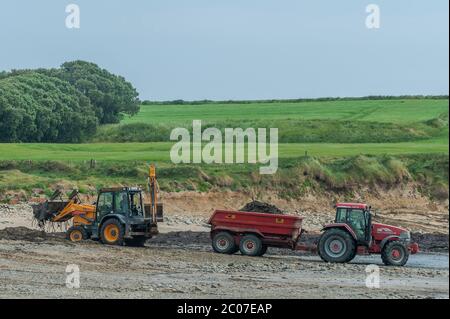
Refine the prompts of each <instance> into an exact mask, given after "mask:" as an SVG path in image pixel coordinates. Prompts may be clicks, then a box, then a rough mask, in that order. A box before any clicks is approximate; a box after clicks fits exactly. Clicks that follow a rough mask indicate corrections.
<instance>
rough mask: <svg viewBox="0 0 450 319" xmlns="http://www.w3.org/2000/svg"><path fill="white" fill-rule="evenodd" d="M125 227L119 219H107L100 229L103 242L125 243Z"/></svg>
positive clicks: (112, 243)
mask: <svg viewBox="0 0 450 319" xmlns="http://www.w3.org/2000/svg"><path fill="white" fill-rule="evenodd" d="M124 232H125V231H124V228H123V225H122V223H120V222H119V221H118V220H117V219H115V218H113V219H109V220H107V221H106V222H105V223H104V224H103V225H102V228H101V230H100V237H101V239H102V243H104V244H106V245H119V246H121V245H123V235H124Z"/></svg>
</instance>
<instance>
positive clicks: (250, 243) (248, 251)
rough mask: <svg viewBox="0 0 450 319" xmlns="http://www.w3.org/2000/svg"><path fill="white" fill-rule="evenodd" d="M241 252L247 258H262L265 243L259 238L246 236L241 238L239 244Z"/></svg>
mask: <svg viewBox="0 0 450 319" xmlns="http://www.w3.org/2000/svg"><path fill="white" fill-rule="evenodd" d="M239 250H240V251H241V254H242V255H246V256H261V255H260V254H261V251H262V250H263V243H262V241H261V239H260V238H259V237H258V236H255V235H245V236H244V237H242V238H241V241H240V243H239Z"/></svg>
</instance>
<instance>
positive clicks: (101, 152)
mask: <svg viewBox="0 0 450 319" xmlns="http://www.w3.org/2000/svg"><path fill="white" fill-rule="evenodd" d="M194 119H200V120H202V121H203V128H206V127H210V126H214V127H218V128H220V129H222V130H223V129H224V128H225V127H241V128H246V127H255V128H258V127H278V128H279V136H280V144H279V156H280V163H279V170H278V172H277V173H276V174H275V175H273V176H264V177H258V176H259V175H258V174H257V170H258V168H259V166H260V165H250V164H240V165H204V164H200V165H194V164H184V165H174V164H172V163H171V162H170V158H169V151H170V149H171V147H172V145H173V144H174V142H169V141H168V140H169V139H168V137H169V134H170V131H171V130H172V128H174V127H186V128H188V129H190V126H191V125H192V120H194ZM448 141H449V140H448V99H393V100H378V99H377V100H337V101H303V102H286V101H284V102H270V103H262V102H242V103H223V104H221V103H202V104H198V105H195V104H194V105H190V104H185V105H179V104H173V105H158V104H153V105H143V106H142V108H141V112H140V113H139V114H137V115H136V116H134V117H126V118H125V119H124V120H123V122H122V123H121V124H117V125H106V126H103V127H102V128H101V129H100V131H99V132H98V134H97V136H96V137H95V138H94V139H93V140H92V142H91V143H86V144H0V200H5V198H6V200H7V198H8V196H9V195H7V193H8V191H10V190H24V191H25V192H26V193H32V192H33V189H35V188H42V189H44V190H45V191H46V192H48V193H50V192H51V189H52V188H54V187H55V186H56V185H59V184H63V185H70V186H71V187H78V188H79V189H80V190H82V191H84V192H92V193H95V188H98V187H102V186H107V185H115V184H141V185H142V184H143V183H144V182H145V174H146V167H147V164H148V163H149V162H156V163H157V165H158V172H159V180H160V184H161V188H162V189H163V190H166V191H169V190H170V191H176V190H183V189H190V190H198V191H207V190H211V189H216V190H217V189H232V190H246V189H249V188H254V187H258V188H261V189H264V190H274V191H276V192H278V193H280V194H282V195H283V196H286V197H292V196H297V195H299V194H301V193H302V192H304V191H305V190H306V189H314V190H316V191H320V190H324V189H326V190H331V191H334V192H344V193H345V192H348V191H351V190H352V189H355V188H359V187H369V189H370V187H373V186H375V185H379V186H380V185H381V186H382V187H394V186H396V185H402V184H404V183H409V182H411V181H414V182H415V183H417V184H418V185H420V186H419V188H420V191H421V192H423V193H425V194H427V195H429V196H430V197H433V198H440V199H442V198H444V199H445V198H448ZM117 142H120V143H117ZM306 154H307V156H305V155H306ZM91 159H95V160H97V166H96V167H95V168H91V167H90V166H89V163H88V161H89V160H91Z"/></svg>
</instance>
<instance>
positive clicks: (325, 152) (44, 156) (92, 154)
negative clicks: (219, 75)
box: [0, 138, 448, 161]
mask: <svg viewBox="0 0 450 319" xmlns="http://www.w3.org/2000/svg"><path fill="white" fill-rule="evenodd" d="M172 145H173V143H168V142H156V143H92V144H0V160H58V161H65V160H67V161H79V160H90V159H96V160H110V161H111V160H114V161H117V160H123V161H129V160H141V161H170V154H169V152H170V149H171V147H172ZM305 152H308V155H310V156H315V157H345V156H353V155H359V154H366V155H385V154H389V155H402V154H448V139H445V138H440V139H434V140H426V141H420V142H406V143H363V144H358V143H352V144H337V143H308V144H299V143H284V144H279V157H280V158H295V157H301V156H303V155H304V154H305Z"/></svg>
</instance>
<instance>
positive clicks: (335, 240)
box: [317, 203, 419, 266]
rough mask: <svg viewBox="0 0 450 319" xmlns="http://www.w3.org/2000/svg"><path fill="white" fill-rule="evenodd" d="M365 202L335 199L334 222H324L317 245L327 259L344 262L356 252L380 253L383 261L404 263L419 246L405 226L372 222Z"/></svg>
mask: <svg viewBox="0 0 450 319" xmlns="http://www.w3.org/2000/svg"><path fill="white" fill-rule="evenodd" d="M370 209H371V207H370V206H368V205H366V204H356V203H338V204H337V205H336V218H335V221H334V223H333V224H329V225H326V226H324V228H323V231H324V233H323V234H322V235H321V237H320V239H319V243H318V247H317V251H318V253H319V256H320V257H321V258H322V259H323V260H324V261H327V262H337V263H345V262H349V261H351V260H352V259H353V258H354V257H355V256H356V255H357V254H358V255H365V254H366V255H367V254H381V259H382V260H383V262H384V264H385V265H394V266H403V265H405V264H406V262H407V261H408V258H409V254H410V253H411V254H415V253H417V252H418V250H419V246H418V245H417V244H416V243H412V242H411V234H410V232H409V231H407V230H406V229H403V228H400V227H395V226H391V225H385V224H380V223H374V222H372V214H371V212H370Z"/></svg>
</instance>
